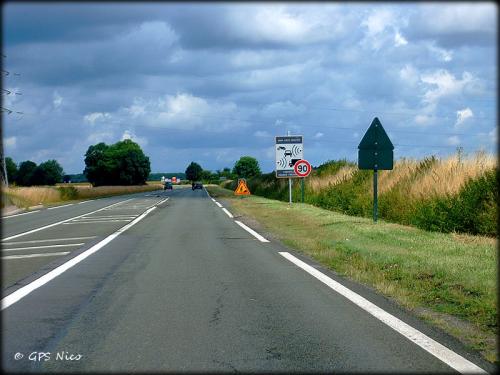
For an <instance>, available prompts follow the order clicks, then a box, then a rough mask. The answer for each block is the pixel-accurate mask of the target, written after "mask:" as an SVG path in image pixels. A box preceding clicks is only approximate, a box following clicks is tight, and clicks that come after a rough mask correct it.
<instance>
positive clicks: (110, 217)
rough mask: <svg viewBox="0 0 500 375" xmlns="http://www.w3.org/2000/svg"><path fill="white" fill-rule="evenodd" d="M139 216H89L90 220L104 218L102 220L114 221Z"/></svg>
mask: <svg viewBox="0 0 500 375" xmlns="http://www.w3.org/2000/svg"><path fill="white" fill-rule="evenodd" d="M137 216H139V215H133V214H132V215H106V216H89V218H102V219H113V218H120V219H123V218H130V217H131V218H135V217H137Z"/></svg>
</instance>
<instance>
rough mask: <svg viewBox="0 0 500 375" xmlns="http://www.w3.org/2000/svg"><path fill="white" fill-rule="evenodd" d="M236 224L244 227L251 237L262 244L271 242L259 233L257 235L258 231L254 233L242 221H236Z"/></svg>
mask: <svg viewBox="0 0 500 375" xmlns="http://www.w3.org/2000/svg"><path fill="white" fill-rule="evenodd" d="M234 222H235V223H236V224H238V225H239V226H240V227H242V228H243V229H245V230H246V231H247V232H248V233H250V234H251V235H253V236H254V237H255V238H257V239H258V240H259V241H260V242H269V241H268V240H266V239H265V238H264V237H262V236H261V235H260V234H259V233H257V232H256V231H254V230H253V229H252V228H249V227H247V226H246V225H245V224H243V223H242V222H241V221H238V220H235V221H234Z"/></svg>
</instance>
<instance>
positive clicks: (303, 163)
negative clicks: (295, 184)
mask: <svg viewBox="0 0 500 375" xmlns="http://www.w3.org/2000/svg"><path fill="white" fill-rule="evenodd" d="M311 169H312V167H311V164H309V162H308V161H307V160H304V159H302V160H299V161H298V162H296V163H295V165H294V166H293V170H294V172H295V174H296V175H297V176H298V177H307V176H309V173H311Z"/></svg>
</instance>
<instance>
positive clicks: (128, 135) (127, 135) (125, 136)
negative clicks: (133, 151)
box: [121, 130, 148, 148]
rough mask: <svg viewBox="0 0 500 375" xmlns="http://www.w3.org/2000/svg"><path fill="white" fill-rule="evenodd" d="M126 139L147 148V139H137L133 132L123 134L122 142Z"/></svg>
mask: <svg viewBox="0 0 500 375" xmlns="http://www.w3.org/2000/svg"><path fill="white" fill-rule="evenodd" d="M125 139H130V140H132V141H134V142H136V143H138V144H139V145H140V146H141V147H143V148H144V147H145V146H147V145H148V140H147V138H144V137H137V136H136V135H135V134H134V133H133V132H131V131H129V130H125V131H124V132H123V134H122V139H121V140H122V141H123V140H125Z"/></svg>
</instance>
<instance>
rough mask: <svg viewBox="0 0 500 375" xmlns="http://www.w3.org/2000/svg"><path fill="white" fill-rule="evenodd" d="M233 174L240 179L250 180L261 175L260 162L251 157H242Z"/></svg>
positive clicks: (235, 165)
mask: <svg viewBox="0 0 500 375" xmlns="http://www.w3.org/2000/svg"><path fill="white" fill-rule="evenodd" d="M233 173H234V174H235V175H237V176H238V177H243V178H249V177H254V176H258V175H260V173H261V172H260V168H259V162H258V161H257V159H255V158H252V157H251V156H242V157H241V158H240V160H238V161H237V162H236V163H235V164H234V168H233Z"/></svg>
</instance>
